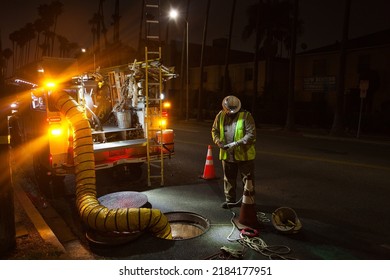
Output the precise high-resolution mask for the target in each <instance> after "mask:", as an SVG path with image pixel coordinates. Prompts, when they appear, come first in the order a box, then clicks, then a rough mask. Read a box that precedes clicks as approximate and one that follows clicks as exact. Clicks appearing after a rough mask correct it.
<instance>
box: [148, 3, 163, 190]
mask: <svg viewBox="0 0 390 280" xmlns="http://www.w3.org/2000/svg"><path fill="white" fill-rule="evenodd" d="M144 3H145V7H144V12H145V39H146V42H145V43H146V44H145V131H146V138H147V149H146V150H147V168H148V186H151V185H152V179H157V180H158V179H159V180H160V186H163V185H164V153H163V149H164V147H163V127H162V124H161V123H160V120H161V118H162V99H161V93H162V89H163V88H162V87H163V85H162V68H161V67H162V64H161V43H160V20H159V19H160V1H159V0H144Z"/></svg>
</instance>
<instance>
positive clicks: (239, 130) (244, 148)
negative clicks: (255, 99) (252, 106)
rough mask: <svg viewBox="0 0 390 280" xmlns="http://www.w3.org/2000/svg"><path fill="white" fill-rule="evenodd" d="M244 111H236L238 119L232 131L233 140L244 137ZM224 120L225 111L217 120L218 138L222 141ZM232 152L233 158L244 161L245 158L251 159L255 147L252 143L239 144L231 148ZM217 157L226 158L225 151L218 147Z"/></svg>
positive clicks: (253, 157) (254, 153)
mask: <svg viewBox="0 0 390 280" xmlns="http://www.w3.org/2000/svg"><path fill="white" fill-rule="evenodd" d="M245 114H246V113H245V112H240V113H238V119H237V123H236V127H235V131H234V139H233V141H235V142H237V141H239V140H241V139H242V138H243V137H244V130H245V127H244V119H245V118H244V116H245ZM224 121H225V113H224V112H222V113H221V116H220V120H219V131H220V132H219V133H220V140H221V142H222V143H224V142H225V130H224ZM233 149H234V150H233V152H234V159H235V160H238V161H246V160H253V159H255V156H256V149H255V145H254V144H248V145H239V146H236V147H234V148H233ZM219 159H220V160H226V159H227V151H226V150H223V149H220V150H219Z"/></svg>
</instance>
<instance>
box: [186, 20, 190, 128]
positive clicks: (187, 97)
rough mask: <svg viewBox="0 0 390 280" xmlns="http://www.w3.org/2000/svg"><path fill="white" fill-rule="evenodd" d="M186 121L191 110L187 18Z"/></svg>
mask: <svg viewBox="0 0 390 280" xmlns="http://www.w3.org/2000/svg"><path fill="white" fill-rule="evenodd" d="M186 72H187V73H186V121H188V110H189V105H188V104H189V102H188V101H189V100H188V99H189V93H188V85H189V82H188V80H189V78H188V75H189V65H188V20H186Z"/></svg>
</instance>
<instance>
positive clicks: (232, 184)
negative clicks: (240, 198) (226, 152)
mask: <svg viewBox="0 0 390 280" xmlns="http://www.w3.org/2000/svg"><path fill="white" fill-rule="evenodd" d="M254 166H255V165H254V161H253V160H249V161H238V162H228V161H225V160H223V161H222V168H223V174H224V177H223V185H224V192H225V197H226V201H227V202H236V201H237V200H236V199H237V197H236V189H237V175H238V173H240V177H241V181H242V182H243V185H245V181H244V178H246V176H248V175H249V174H251V175H252V184H253V191H255V187H254V186H255V178H254V175H255V172H254V171H255V170H254Z"/></svg>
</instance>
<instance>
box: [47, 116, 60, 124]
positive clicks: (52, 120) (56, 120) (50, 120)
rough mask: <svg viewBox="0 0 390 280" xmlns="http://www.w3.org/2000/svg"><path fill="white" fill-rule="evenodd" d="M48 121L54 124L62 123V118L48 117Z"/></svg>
mask: <svg viewBox="0 0 390 280" xmlns="http://www.w3.org/2000/svg"><path fill="white" fill-rule="evenodd" d="M47 121H48V122H49V123H52V122H60V121H61V117H60V116H53V117H48V118H47Z"/></svg>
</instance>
